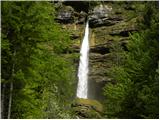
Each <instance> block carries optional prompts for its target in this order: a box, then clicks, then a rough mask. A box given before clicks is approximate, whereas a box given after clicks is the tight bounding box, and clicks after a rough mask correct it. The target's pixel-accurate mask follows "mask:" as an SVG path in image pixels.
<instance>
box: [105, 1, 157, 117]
mask: <svg viewBox="0 0 160 120" xmlns="http://www.w3.org/2000/svg"><path fill="white" fill-rule="evenodd" d="M145 4H146V7H145V12H144V13H143V22H141V24H139V26H140V27H139V28H140V29H141V30H140V32H138V33H134V34H132V35H130V40H129V43H128V45H127V49H128V50H127V51H123V50H120V49H119V48H120V47H114V51H115V54H114V55H115V58H117V59H115V61H114V66H113V67H112V68H111V70H110V71H109V73H108V74H109V75H110V77H111V78H112V79H114V80H116V83H114V84H113V83H108V84H106V86H105V88H104V94H105V96H106V101H105V102H106V103H105V106H106V107H105V108H106V110H105V115H106V117H107V118H125V119H126V118H132V119H136V118H142V119H143V118H147V119H149V118H150V119H151V118H158V117H159V110H158V109H159V108H158V106H159V98H158V95H159V81H158V56H159V54H158V49H159V47H158V44H159V41H158V34H159V33H158V4H157V2H147V3H145ZM116 51H118V52H116Z"/></svg>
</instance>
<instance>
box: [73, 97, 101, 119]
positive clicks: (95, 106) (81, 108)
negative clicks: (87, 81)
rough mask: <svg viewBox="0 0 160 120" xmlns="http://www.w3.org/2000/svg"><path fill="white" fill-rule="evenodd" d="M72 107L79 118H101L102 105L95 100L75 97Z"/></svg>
mask: <svg viewBox="0 0 160 120" xmlns="http://www.w3.org/2000/svg"><path fill="white" fill-rule="evenodd" d="M72 107H73V110H74V111H75V113H76V114H77V116H79V117H80V118H102V117H101V114H102V112H103V106H102V104H101V103H100V102H98V101H97V100H91V99H83V98H76V99H75V100H74V102H73V104H72Z"/></svg>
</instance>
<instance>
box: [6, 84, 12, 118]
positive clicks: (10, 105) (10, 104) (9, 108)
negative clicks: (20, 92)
mask: <svg viewBox="0 0 160 120" xmlns="http://www.w3.org/2000/svg"><path fill="white" fill-rule="evenodd" d="M12 93H13V82H12V81H11V83H10V95H9V105H8V117H7V118H8V119H10V117H11V107H12Z"/></svg>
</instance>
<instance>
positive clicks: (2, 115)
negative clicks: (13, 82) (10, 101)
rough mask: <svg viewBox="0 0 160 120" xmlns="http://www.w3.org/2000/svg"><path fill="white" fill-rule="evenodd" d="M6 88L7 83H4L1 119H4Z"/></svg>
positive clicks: (2, 87)
mask: <svg viewBox="0 0 160 120" xmlns="http://www.w3.org/2000/svg"><path fill="white" fill-rule="evenodd" d="M1 85H2V84H1ZM5 89H6V84H5V83H3V85H2V86H1V116H0V118H1V119H4V104H5V103H4V102H5Z"/></svg>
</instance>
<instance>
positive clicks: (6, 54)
mask: <svg viewBox="0 0 160 120" xmlns="http://www.w3.org/2000/svg"><path fill="white" fill-rule="evenodd" d="M56 2H57V1H56ZM124 3H125V4H124ZM143 3H144V4H142V3H141V4H139V3H138V2H133V3H131V2H130V1H126V2H123V1H119V2H118V1H117V2H115V3H114V1H92V2H90V1H79V2H78V4H77V3H76V2H71V1H69V2H64V3H63V5H69V6H70V7H68V8H71V7H72V8H74V9H73V10H74V11H75V12H76V14H75V13H74V14H75V15H77V18H78V16H79V13H80V12H81V11H82V10H83V11H86V12H90V11H91V9H93V8H94V7H95V6H97V5H99V4H103V5H104V4H109V5H112V4H114V5H113V9H114V10H115V11H114V12H115V13H116V15H120V16H121V14H123V15H122V18H123V19H124V21H123V20H122V21H119V22H117V23H116V24H115V25H111V26H107V27H106V26H102V27H98V28H92V30H91V31H92V32H94V33H95V44H96V45H98V44H100V45H102V44H104V43H105V42H106V41H107V40H108V42H110V43H109V45H108V46H109V47H108V46H107V45H106V47H107V48H108V49H109V50H108V52H110V53H108V52H106V53H105V54H106V56H107V60H108V61H109V60H110V61H109V62H107V63H105V62H102V61H105V60H102V61H101V60H97V61H98V62H97V64H96V65H95V66H96V67H95V69H96V70H97V69H98V68H99V69H102V70H103V66H104V67H105V68H104V71H105V69H106V71H105V72H106V74H105V75H106V76H107V78H109V80H108V81H107V84H106V85H105V87H104V89H103V90H104V91H103V92H104V95H105V98H104V100H102V103H103V102H104V103H103V104H101V103H99V102H98V101H96V100H91V99H75V91H76V79H77V78H76V74H77V73H76V72H77V63H78V61H79V56H80V54H79V53H78V52H77V51H78V50H77V49H78V48H76V47H77V46H78V45H79V44H80V40H81V38H82V37H83V36H82V35H83V34H82V33H83V31H84V28H83V27H84V25H82V26H81V25H77V26H76V27H77V28H76V30H71V28H73V27H74V26H73V25H72V24H67V25H66V26H65V25H64V26H63V27H62V25H60V24H58V23H57V22H56V21H55V16H56V14H57V13H56V9H58V8H56V7H57V6H55V4H54V2H49V1H45V2H44V1H37V2H36V1H17V2H16V1H2V2H1V11H2V12H1V18H2V26H1V28H2V30H1V40H2V41H1V65H2V71H1V74H2V75H1V116H2V118H4V119H7V118H8V119H24V118H25V119H54V118H58V119H64V118H65V119H71V118H78V117H79V116H80V117H82V118H112V119H113V118H126V119H130V118H131V119H136V118H139V119H144V118H147V119H152V118H153V119H157V118H158V117H159V108H158V106H159V81H158V76H159V69H158V64H159V63H158V62H159V54H158V50H159V40H158V39H159V31H158V25H159V19H158V16H159V13H158V9H159V8H158V2H156V1H153V2H152V1H149V2H145V1H144V2H143ZM60 5H61V2H60ZM118 7H119V8H118ZM59 9H60V8H59ZM78 12H79V13H78ZM137 14H139V15H137ZM66 16H67V15H66ZM136 16H137V17H136ZM137 20H139V21H137ZM137 23H138V27H139V28H138V29H137V28H136V31H138V32H135V31H134V33H132V34H130V35H128V33H127V30H128V31H129V29H127V28H130V27H132V24H133V28H134V24H137ZM123 31H125V32H126V34H127V35H126V36H125V35H124V36H123V35H122V36H121V32H123ZM73 35H75V36H78V37H77V38H76V39H72V40H71V39H70V38H71V36H73ZM122 38H125V39H122ZM122 40H124V41H123V42H125V43H124V44H125V45H126V44H127V45H126V46H125V45H120V43H121V42H122ZM74 45H75V46H74ZM71 46H73V47H75V48H72V47H71ZM78 47H79V46H78ZM100 47H101V46H100ZM74 49H75V50H74ZM111 49H112V50H111ZM124 49H125V50H124ZM75 51H76V52H75ZM69 53H70V54H69ZM100 53H101V52H100ZM97 54H99V53H97ZM102 56H103V55H102ZM110 56H111V57H110ZM97 58H98V56H95V58H93V59H94V60H95V61H96V59H97ZM102 59H106V57H104V58H102ZM95 63H96V62H95ZM92 64H93V63H92ZM103 64H105V65H103ZM106 66H107V67H108V66H109V67H110V66H111V68H107V67H106ZM96 72H97V74H99V73H101V71H100V72H99V71H98V70H97V71H96ZM100 75H101V74H100ZM105 75H104V76H105ZM104 76H102V78H103V77H104ZM89 77H90V76H89ZM98 79H99V78H98ZM95 89H96V88H95ZM98 94H100V93H98Z"/></svg>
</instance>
